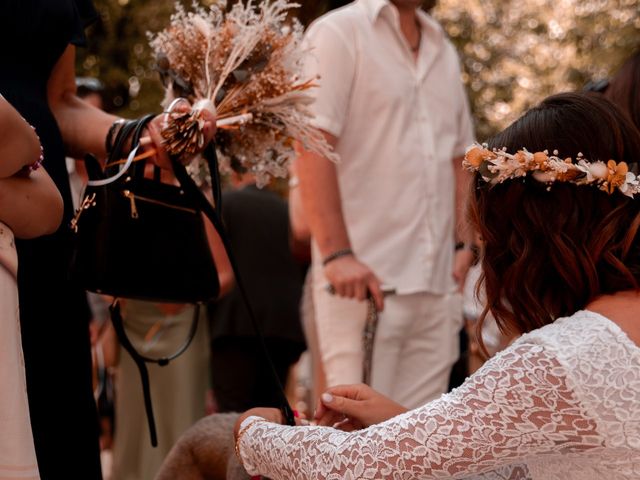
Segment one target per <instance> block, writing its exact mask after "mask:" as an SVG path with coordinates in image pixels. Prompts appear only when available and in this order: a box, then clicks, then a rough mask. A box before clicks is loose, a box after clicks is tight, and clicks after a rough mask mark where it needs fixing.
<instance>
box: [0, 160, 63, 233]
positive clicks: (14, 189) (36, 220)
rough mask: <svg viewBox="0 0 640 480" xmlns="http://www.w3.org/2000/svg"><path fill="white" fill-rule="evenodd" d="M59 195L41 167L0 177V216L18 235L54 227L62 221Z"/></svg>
mask: <svg viewBox="0 0 640 480" xmlns="http://www.w3.org/2000/svg"><path fill="white" fill-rule="evenodd" d="M62 209H63V204H62V197H61V196H60V193H59V192H58V189H57V188H56V186H55V184H54V183H53V180H51V177H49V175H48V174H47V172H46V171H45V169H44V168H39V169H38V170H36V171H34V172H31V174H30V175H28V176H26V175H16V176H13V177H9V178H0V220H2V221H3V222H4V223H6V224H7V225H8V226H9V227H10V228H11V230H13V233H14V234H15V236H16V237H18V238H33V237H39V236H40V235H47V234H50V233H53V232H55V231H56V229H57V228H58V226H59V225H60V222H61V221H62Z"/></svg>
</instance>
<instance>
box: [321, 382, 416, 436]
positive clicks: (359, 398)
mask: <svg viewBox="0 0 640 480" xmlns="http://www.w3.org/2000/svg"><path fill="white" fill-rule="evenodd" d="M318 403H319V407H318V409H317V410H316V413H315V416H314V419H315V421H316V422H317V424H318V425H322V426H335V427H336V428H339V429H340V430H344V431H353V430H360V429H362V428H367V427H369V426H370V425H374V424H376V423H380V422H383V421H385V420H388V419H390V418H393V417H395V416H396V415H400V414H401V413H404V412H406V411H407V409H406V408H404V407H403V406H402V405H400V404H398V403H396V402H394V401H392V400H390V399H388V398H387V397H385V396H384V395H382V394H380V393H378V392H376V391H375V390H373V389H372V388H371V387H369V386H367V385H364V384H359V385H342V386H338V387H332V388H330V389H328V390H327V391H326V392H325V393H323V394H322V396H321V397H320V402H318Z"/></svg>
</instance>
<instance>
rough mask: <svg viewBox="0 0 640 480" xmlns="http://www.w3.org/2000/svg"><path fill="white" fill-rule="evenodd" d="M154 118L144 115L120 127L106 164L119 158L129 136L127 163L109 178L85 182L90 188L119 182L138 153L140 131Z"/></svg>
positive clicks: (151, 115)
mask: <svg viewBox="0 0 640 480" xmlns="http://www.w3.org/2000/svg"><path fill="white" fill-rule="evenodd" d="M154 117H155V115H153V114H149V115H145V116H144V117H142V118H140V119H138V120H133V121H129V122H127V123H125V124H124V125H123V126H122V128H120V131H119V132H118V135H117V136H116V140H115V142H114V145H113V150H111V153H110V155H109V160H108V161H107V164H108V163H111V161H112V159H114V158H115V159H119V158H120V156H121V155H122V150H123V149H124V146H125V143H126V141H127V140H128V139H129V136H132V138H131V151H130V152H129V155H128V156H127V161H126V162H125V164H124V165H123V166H122V168H121V169H120V170H118V172H117V173H115V174H114V175H112V176H111V177H107V178H102V179H100V180H89V181H88V182H87V185H89V186H92V187H103V186H105V185H109V184H110V183H113V182H115V181H117V180H119V179H120V178H121V177H122V176H123V175H124V174H125V173H127V172H128V171H129V168H130V167H131V165H132V164H133V160H134V158H135V156H136V155H137V153H138V148H140V137H141V135H142V131H143V130H144V128H145V127H146V126H147V124H148V123H149V122H150V121H151V120H153V118H154ZM132 134H133V135H132ZM142 175H144V168H143V169H142Z"/></svg>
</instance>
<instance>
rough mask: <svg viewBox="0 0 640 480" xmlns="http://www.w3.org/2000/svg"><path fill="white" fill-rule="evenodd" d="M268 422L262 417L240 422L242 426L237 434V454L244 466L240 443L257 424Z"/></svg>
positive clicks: (248, 418)
mask: <svg viewBox="0 0 640 480" xmlns="http://www.w3.org/2000/svg"><path fill="white" fill-rule="evenodd" d="M266 421H267V420H266V419H264V418H261V417H247V418H245V419H243V420H242V421H241V422H240V426H239V429H238V432H237V434H236V443H235V452H236V457H238V461H239V462H240V464H241V465H242V456H241V455H240V442H241V441H242V437H243V436H244V435H245V433H247V431H248V430H249V429H250V428H251V427H252V426H253V425H255V424H256V423H259V422H266Z"/></svg>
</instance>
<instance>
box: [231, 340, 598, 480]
mask: <svg viewBox="0 0 640 480" xmlns="http://www.w3.org/2000/svg"><path fill="white" fill-rule="evenodd" d="M567 375H568V373H567V371H566V369H565V368H564V367H562V366H561V365H560V364H559V362H558V361H557V359H556V357H555V356H554V355H552V354H551V353H550V352H549V351H547V350H545V349H544V348H543V347H541V346H538V345H530V344H520V345H518V346H516V347H514V348H511V349H509V350H506V351H505V352H503V353H501V354H498V355H497V356H496V357H494V358H493V359H492V360H490V361H489V362H487V364H486V365H485V366H484V367H483V368H482V369H481V370H479V371H478V373H476V374H475V375H474V376H473V377H471V378H470V379H469V380H467V382H466V383H465V384H464V385H463V386H462V387H461V388H459V389H457V390H455V391H454V392H452V393H451V394H448V395H444V396H443V397H442V398H440V399H439V400H436V401H434V402H431V403H429V404H427V405H425V406H424V407H421V408H418V409H416V410H412V411H410V412H407V413H404V414H401V415H398V416H397V417H395V418H392V419H390V420H388V421H386V422H384V423H381V424H378V425H374V426H371V427H369V428H367V429H364V430H360V431H356V432H351V433H346V432H342V431H339V430H335V429H333V428H328V427H307V428H305V427H286V426H282V425H277V424H274V423H270V422H267V421H264V420H263V419H260V418H259V417H249V418H248V419H246V420H245V422H244V423H243V428H244V431H243V430H242V429H241V432H242V433H241V434H240V440H239V449H240V454H241V456H242V460H243V462H244V465H245V468H246V469H247V471H248V472H249V473H251V474H262V475H265V476H267V477H269V478H272V479H274V480H281V479H288V480H289V479H290V480H293V479H307V480H316V479H343V478H353V479H374V478H421V479H434V478H448V479H451V478H465V477H468V476H470V475H476V474H480V473H483V472H489V471H493V470H498V469H507V470H509V469H510V468H512V466H518V465H519V466H520V467H521V468H524V469H525V470H526V467H523V466H522V464H523V463H525V462H527V461H528V460H530V459H532V458H539V456H540V455H546V454H554V453H555V454H567V453H575V454H578V453H587V454H588V452H589V451H590V450H591V449H592V448H594V447H598V446H599V445H601V444H602V441H603V439H602V437H600V436H599V435H598V433H597V430H596V428H597V427H596V424H595V421H594V420H593V419H591V418H589V417H585V414H584V409H583V407H582V405H581V403H580V402H579V401H578V400H577V399H576V397H575V395H574V392H573V391H572V390H571V388H569V387H568V385H567V381H566V379H567Z"/></svg>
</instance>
